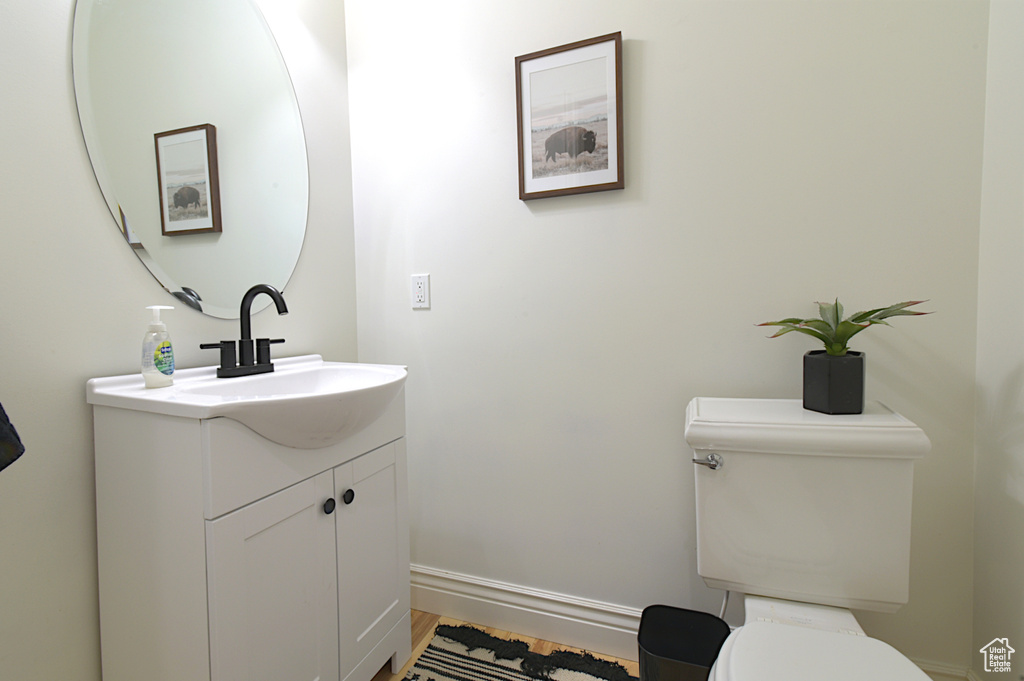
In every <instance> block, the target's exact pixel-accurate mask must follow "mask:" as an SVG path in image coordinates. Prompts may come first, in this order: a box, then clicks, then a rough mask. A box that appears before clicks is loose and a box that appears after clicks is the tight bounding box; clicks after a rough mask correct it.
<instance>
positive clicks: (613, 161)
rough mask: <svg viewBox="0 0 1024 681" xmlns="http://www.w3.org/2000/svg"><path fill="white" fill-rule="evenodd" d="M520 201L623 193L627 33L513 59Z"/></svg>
mask: <svg viewBox="0 0 1024 681" xmlns="http://www.w3.org/2000/svg"><path fill="white" fill-rule="evenodd" d="M516 120H517V122H518V124H519V133H518V138H519V198H520V199H522V200H524V201H526V200H528V199H542V198H547V197H549V196H564V195H566V194H583V193H586V192H600V191H605V190H608V189H622V188H623V187H624V186H625V183H624V182H623V174H622V34H621V33H611V34H608V35H603V36H600V37H597V38H591V39H589V40H581V41H579V42H575V43H571V44H569V45H562V46H561V47H553V48H551V49H547V50H542V51H540V52H533V53H531V54H524V55H523V56H521V57H516Z"/></svg>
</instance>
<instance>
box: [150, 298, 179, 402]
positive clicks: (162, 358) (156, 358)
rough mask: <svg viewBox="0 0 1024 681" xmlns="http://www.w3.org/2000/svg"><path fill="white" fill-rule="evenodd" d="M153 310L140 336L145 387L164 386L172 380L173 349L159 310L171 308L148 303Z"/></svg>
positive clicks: (171, 308) (170, 308)
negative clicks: (142, 335)
mask: <svg viewBox="0 0 1024 681" xmlns="http://www.w3.org/2000/svg"><path fill="white" fill-rule="evenodd" d="M146 309H147V310H152V311H153V319H152V321H150V322H149V329H147V330H146V335H145V336H144V337H143V338H142V377H143V378H144V379H145V380H146V387H147V388H166V387H167V386H169V385H171V384H172V383H173V382H174V379H173V378H172V377H173V375H174V349H173V348H171V336H170V335H169V334H168V333H167V326H166V325H165V324H164V323H163V322H162V321H160V310H173V309H174V308H173V307H171V306H170V305H150V306H149V307H147V308H146Z"/></svg>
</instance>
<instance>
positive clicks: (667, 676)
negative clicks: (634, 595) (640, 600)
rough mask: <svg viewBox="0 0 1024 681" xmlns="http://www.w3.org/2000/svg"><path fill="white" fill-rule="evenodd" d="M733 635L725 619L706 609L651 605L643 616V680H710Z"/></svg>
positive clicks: (640, 638)
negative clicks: (705, 610) (698, 610)
mask: <svg viewBox="0 0 1024 681" xmlns="http://www.w3.org/2000/svg"><path fill="white" fill-rule="evenodd" d="M728 636H729V625H728V624H726V623H725V620H723V619H721V618H719V617H715V616H714V615H710V614H708V613H706V612H697V611H696V610H686V609H685V608H674V607H672V606H670V605H650V606H648V607H646V608H644V612H643V615H642V616H641V617H640V631H638V632H637V643H638V644H639V646H640V681H707V678H708V674H709V673H710V672H711V665H712V664H713V663H714V661H715V658H716V657H718V651H719V650H721V648H722V644H723V643H725V639H726V638H727V637H728Z"/></svg>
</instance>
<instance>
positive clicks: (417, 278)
mask: <svg viewBox="0 0 1024 681" xmlns="http://www.w3.org/2000/svg"><path fill="white" fill-rule="evenodd" d="M412 308H413V309H414V310H422V309H429V308H430V275H429V274H414V275H412Z"/></svg>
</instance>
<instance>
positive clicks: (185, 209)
mask: <svg viewBox="0 0 1024 681" xmlns="http://www.w3.org/2000/svg"><path fill="white" fill-rule="evenodd" d="M168 192H170V188H168ZM167 204H168V205H167V216H168V218H169V219H170V221H171V222H179V221H181V220H195V219H197V218H205V217H208V215H209V210H208V208H207V202H206V183H205V182H202V183H199V184H186V185H183V186H181V187H179V188H178V189H176V190H175V191H174V193H173V194H171V196H170V198H169V199H168V200H167Z"/></svg>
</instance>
